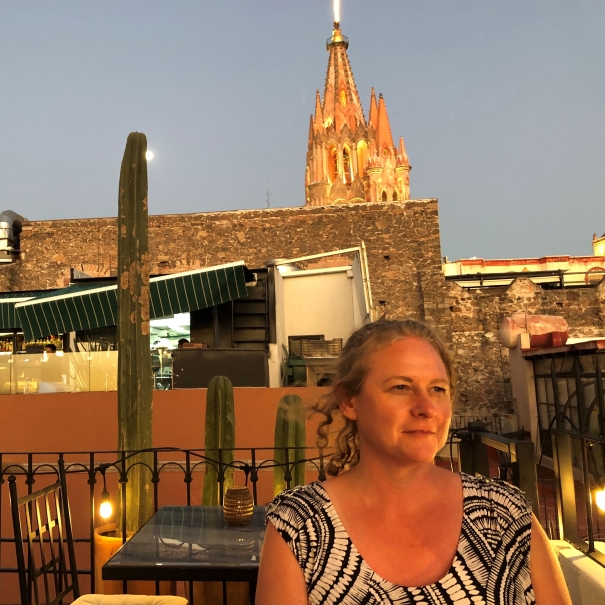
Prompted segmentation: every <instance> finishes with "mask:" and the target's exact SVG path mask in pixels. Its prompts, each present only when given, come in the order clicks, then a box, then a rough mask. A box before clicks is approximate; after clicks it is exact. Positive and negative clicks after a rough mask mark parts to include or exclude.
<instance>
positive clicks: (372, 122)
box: [368, 86, 378, 128]
mask: <svg viewBox="0 0 605 605" xmlns="http://www.w3.org/2000/svg"><path fill="white" fill-rule="evenodd" d="M368 126H369V127H370V128H376V127H377V126H378V104H377V103H376V91H375V90H374V87H373V86H372V96H371V98H370V119H369V120H368Z"/></svg>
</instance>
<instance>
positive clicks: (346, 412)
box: [336, 392, 357, 420]
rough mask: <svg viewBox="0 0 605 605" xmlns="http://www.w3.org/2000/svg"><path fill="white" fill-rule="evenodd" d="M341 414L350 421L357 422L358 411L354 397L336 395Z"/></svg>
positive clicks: (341, 394)
mask: <svg viewBox="0 0 605 605" xmlns="http://www.w3.org/2000/svg"><path fill="white" fill-rule="evenodd" d="M336 395H337V397H338V400H339V403H338V407H339V408H340V412H341V414H342V415H343V416H344V417H345V418H348V419H349V420H357V410H356V409H355V402H354V401H353V399H354V397H347V395H345V394H344V393H343V392H337V393H336Z"/></svg>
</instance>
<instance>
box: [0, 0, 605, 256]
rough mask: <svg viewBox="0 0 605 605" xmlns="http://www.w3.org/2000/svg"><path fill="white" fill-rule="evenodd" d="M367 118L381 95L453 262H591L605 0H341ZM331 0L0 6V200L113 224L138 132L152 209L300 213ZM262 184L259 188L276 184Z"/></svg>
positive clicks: (21, 0)
mask: <svg viewBox="0 0 605 605" xmlns="http://www.w3.org/2000/svg"><path fill="white" fill-rule="evenodd" d="M342 1H343V17H342V27H343V32H344V33H345V34H346V35H347V36H349V38H350V40H351V46H350V48H349V56H350V59H351V62H352V66H353V70H354V74H355V77H356V80H357V85H358V89H359V92H360V94H361V96H362V102H363V104H364V109H365V110H366V115H367V110H368V101H369V96H370V87H371V86H374V87H375V88H376V90H377V92H383V93H384V95H385V98H386V101H387V108H388V110H389V115H390V120H391V126H392V129H393V135H394V136H395V137H396V139H397V138H398V137H399V136H400V135H403V136H404V138H405V140H406V145H407V149H408V153H409V156H410V160H411V163H412V166H413V170H412V173H411V193H412V197H413V198H424V197H436V198H439V206H440V217H441V233H442V249H443V254H444V255H447V256H448V257H449V258H450V259H454V258H461V257H469V256H479V257H484V258H497V257H519V256H529V255H544V254H575V255H581V254H590V253H591V237H592V233H593V232H595V231H596V232H598V233H599V234H601V233H603V232H604V231H605V169H604V166H605V2H603V0H372V1H371V2H370V1H368V0H365V1H362V0H342ZM331 4H332V3H331V0H295V1H293V0H279V1H278V0H232V1H228V0H205V1H203V2H202V1H199V0H190V1H187V0H94V1H90V0H63V1H60V0H38V1H30V0H0V78H1V80H0V123H1V125H2V127H1V129H0V206H2V208H0V209H5V208H11V209H13V210H15V211H17V212H19V213H21V214H23V215H25V216H26V217H27V218H29V219H31V220H38V219H59V218H73V217H93V216H95V217H96V216H111V215H115V214H116V212H117V187H118V175H119V166H120V162H121V158H122V153H123V149H124V144H125V140H126V137H127V135H128V133H129V132H131V131H134V130H138V131H141V132H144V133H145V134H146V135H147V137H148V140H149V147H150V149H152V150H153V151H154V152H155V154H156V159H155V160H154V162H153V163H152V164H150V192H149V198H150V209H151V212H152V213H154V214H160V213H181V212H182V213H185V212H199V211H213V210H230V209H237V208H260V207H263V206H264V205H265V197H266V191H267V188H268V189H270V191H271V192H272V194H273V195H272V198H271V201H272V204H273V205H275V206H296V205H302V204H303V203H304V169H305V153H306V147H307V133H308V120H309V115H310V113H311V112H312V110H313V102H314V94H315V90H316V89H317V88H320V89H322V91H323V83H324V77H325V70H326V64H327V53H326V50H325V40H326V38H327V37H328V36H329V35H330V33H331V22H332V7H331ZM267 183H268V184H267Z"/></svg>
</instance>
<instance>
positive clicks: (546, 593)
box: [529, 515, 572, 605]
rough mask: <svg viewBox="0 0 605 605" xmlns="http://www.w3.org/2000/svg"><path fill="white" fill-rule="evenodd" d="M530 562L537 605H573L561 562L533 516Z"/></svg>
mask: <svg viewBox="0 0 605 605" xmlns="http://www.w3.org/2000/svg"><path fill="white" fill-rule="evenodd" d="M529 560H530V564H529V567H530V572H531V583H532V584H533V587H534V595H535V597H536V605H572V602H571V597H570V596H569V591H568V590H567V585H566V584H565V578H564V577H563V572H562V571H561V566H560V565H559V561H557V557H556V555H555V553H554V551H553V549H552V547H551V546H550V542H549V541H548V538H547V536H546V533H545V532H544V530H543V529H542V526H541V525H540V522H539V521H538V520H537V519H536V517H535V516H533V515H532V525H531V547H530V558H529Z"/></svg>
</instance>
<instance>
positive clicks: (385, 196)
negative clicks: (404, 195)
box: [382, 191, 387, 202]
mask: <svg viewBox="0 0 605 605" xmlns="http://www.w3.org/2000/svg"><path fill="white" fill-rule="evenodd" d="M382 201H383V202H386V201H387V192H386V191H383V192H382Z"/></svg>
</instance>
